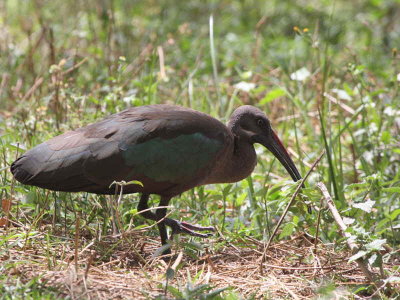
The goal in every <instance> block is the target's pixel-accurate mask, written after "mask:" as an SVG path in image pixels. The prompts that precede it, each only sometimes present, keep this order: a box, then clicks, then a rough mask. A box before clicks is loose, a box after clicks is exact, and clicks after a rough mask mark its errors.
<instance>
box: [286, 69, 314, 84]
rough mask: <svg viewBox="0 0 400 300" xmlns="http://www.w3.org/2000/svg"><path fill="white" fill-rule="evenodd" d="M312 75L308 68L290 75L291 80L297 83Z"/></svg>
mask: <svg viewBox="0 0 400 300" xmlns="http://www.w3.org/2000/svg"><path fill="white" fill-rule="evenodd" d="M310 75H311V73H310V71H308V70H307V68H306V67H302V68H301V69H298V70H297V71H296V72H293V73H292V74H290V79H292V80H296V81H304V80H306V79H307V78H308V77H310Z"/></svg>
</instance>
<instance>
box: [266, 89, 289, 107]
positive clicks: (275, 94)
mask: <svg viewBox="0 0 400 300" xmlns="http://www.w3.org/2000/svg"><path fill="white" fill-rule="evenodd" d="M285 95H286V91H285V90H283V89H281V88H276V89H273V90H271V91H269V92H268V93H267V94H266V95H265V96H264V98H262V99H261V100H260V104H261V105H263V104H267V103H269V102H271V101H273V100H275V99H276V98H279V97H282V96H285Z"/></svg>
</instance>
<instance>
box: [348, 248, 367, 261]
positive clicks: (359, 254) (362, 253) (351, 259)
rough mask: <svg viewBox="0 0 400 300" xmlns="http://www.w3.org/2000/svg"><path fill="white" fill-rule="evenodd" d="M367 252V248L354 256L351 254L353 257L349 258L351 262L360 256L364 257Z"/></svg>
mask: <svg viewBox="0 0 400 300" xmlns="http://www.w3.org/2000/svg"><path fill="white" fill-rule="evenodd" d="M367 253H368V252H367V251H365V250H361V251H358V252H357V253H356V254H354V255H353V256H351V257H350V258H349V262H353V261H355V260H357V259H359V258H360V257H363V256H364V255H365V254H367Z"/></svg>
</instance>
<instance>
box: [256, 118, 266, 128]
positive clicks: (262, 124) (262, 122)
mask: <svg viewBox="0 0 400 300" xmlns="http://www.w3.org/2000/svg"><path fill="white" fill-rule="evenodd" d="M257 125H258V126H259V127H264V126H265V121H264V120H263V119H258V120H257Z"/></svg>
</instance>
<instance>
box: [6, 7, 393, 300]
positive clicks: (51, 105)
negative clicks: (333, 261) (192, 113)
mask: <svg viewBox="0 0 400 300" xmlns="http://www.w3.org/2000/svg"><path fill="white" fill-rule="evenodd" d="M0 25H1V26H0V51H1V52H0V172H1V174H0V188H1V189H0V197H1V199H2V211H1V215H0V217H1V219H0V225H1V232H2V234H1V236H0V298H3V299H11V298H12V299H39V298H47V299H54V298H58V297H67V298H72V299H78V298H80V299H82V298H83V299H85V298H94V299H96V298H102V297H103V298H113V297H115V298H118V297H120V298H128V297H132V295H135V297H139V296H140V297H144V298H146V297H147V298H154V297H159V298H162V297H169V298H171V297H174V298H186V299H194V298H196V297H197V298H200V297H203V298H204V297H208V298H210V299H211V298H213V297H214V298H218V297H219V298H224V299H225V298H226V299H239V298H241V297H245V298H251V297H255V298H259V297H265V298H271V299H277V298H295V299H296V298H297V299H305V298H310V297H311V298H312V297H326V298H330V297H334V296H335V295H336V297H338V296H337V295H338V294H340V295H346V296H343V297H349V298H357V299H358V298H360V297H364V296H365V297H370V296H371V295H372V296H375V297H382V298H384V297H387V296H385V287H383V288H380V289H378V290H374V287H373V285H371V284H369V283H368V282H367V281H366V280H365V278H362V276H361V277H359V276H358V275H357V276H358V277H357V276H356V275H354V276H347V277H346V276H344V275H342V274H339V273H338V272H336V271H334V272H330V273H326V274H319V273H318V274H314V275H313V276H311V277H308V275H307V276H305V275H304V274H303V275H302V274H300V273H296V274H297V275H296V276H297V277H296V280H297V281H298V284H297V285H294V286H291V285H290V284H291V283H293V282H294V281H296V280H295V279H294V277H291V278H289V279H287V278H288V277H285V276H288V275H287V274H288V273H291V272H292V273H293V272H294V271H293V269H290V268H288V269H286V270H285V271H286V273H285V272H283V271H282V270H281V271H282V273H276V272H275V273H270V274H269V275H265V274H264V275H263V274H261V275H259V276H258V277H257V281H255V280H256V279H254V278H253V279H252V280H253V281H249V280H250V279H249V278H250V277H249V276H252V275H251V273H246V272H250V271H246V272H245V273H246V274H240V273H235V274H236V275H234V276H233V275H232V276H231V277H232V278H231V280H232V281H231V282H229V272H228V271H229V270H227V271H226V272H228V273H226V274H228V275H226V276H227V278H228V279H227V280H225V281H223V282H222V283H221V281H219V279H221V278H222V277H221V276H222V273H221V274H220V275H219V276H220V277H218V276H217V277H213V276H214V275H210V276H209V278H208V280H205V279H204V274H206V273H207V272H206V271H205V270H204V268H203V269H201V265H200V264H197V263H196V262H197V261H202V262H204V261H205V262H206V263H207V264H210V257H211V264H212V265H213V267H212V271H213V272H214V273H215V272H216V271H215V269H214V268H216V269H218V268H222V266H223V265H224V264H226V265H229V262H228V261H224V260H218V259H216V257H224V256H226V255H228V253H231V252H229V251H238V252H237V253H239V255H238V254H235V255H236V256H239V257H240V255H242V256H243V254H240V253H242V252H240V251H248V249H253V250H254V251H253V252H252V255H251V256H249V257H248V260H247V262H245V263H243V266H242V267H241V268H243V270H244V269H245V265H247V266H251V265H252V266H254V270H255V271H254V272H257V268H258V265H259V263H257V259H258V258H259V256H260V253H262V252H260V251H262V249H263V248H262V247H263V245H264V246H265V241H266V240H268V238H269V237H270V235H271V231H272V228H273V227H274V226H275V225H276V222H277V220H278V218H279V216H280V215H281V214H282V212H283V209H284V207H285V206H286V204H287V203H288V201H289V199H290V197H291V196H292V194H293V191H294V189H295V187H296V185H295V184H293V183H290V181H289V178H288V176H287V175H286V172H285V171H284V169H283V168H282V167H281V166H280V165H279V164H278V163H276V161H275V159H274V158H273V157H272V155H270V154H269V153H267V152H265V151H264V150H262V149H261V148H257V152H258V153H259V164H258V166H257V168H256V170H255V172H254V173H253V175H252V177H250V178H248V179H246V180H244V181H242V182H239V183H236V184H229V185H216V186H205V187H200V188H197V189H195V190H193V191H189V192H186V193H184V194H183V195H182V196H181V197H180V198H178V197H177V198H176V199H174V200H173V201H172V205H173V207H174V209H173V210H172V211H173V213H172V215H173V216H175V217H177V218H179V217H181V218H183V219H184V220H187V221H190V222H198V223H200V224H203V225H217V227H218V230H219V232H220V233H219V234H218V235H216V236H215V237H212V238H210V239H208V240H205V241H200V240H197V239H192V238H188V237H181V238H180V240H176V241H174V245H173V247H174V248H173V249H174V251H176V253H179V252H181V251H182V253H183V258H182V256H181V257H180V258H179V256H178V258H179V260H177V261H176V262H177V263H176V264H175V265H174V268H171V266H169V267H168V266H167V264H166V263H165V262H164V261H163V260H159V259H157V258H154V257H152V256H151V255H152V254H153V253H154V252H157V250H156V249H157V247H158V243H159V241H158V240H157V230H156V229H155V228H151V229H144V226H148V225H151V224H150V223H149V224H146V225H143V224H144V222H145V221H144V219H142V218H141V217H140V216H137V214H136V213H137V210H136V205H137V203H138V196H137V195H131V196H126V197H124V198H123V201H122V202H121V203H120V205H119V206H118V207H117V212H118V213H117V214H118V216H117V217H118V220H119V221H120V225H121V228H120V230H121V231H122V232H127V233H130V234H126V235H123V238H120V237H119V238H118V237H117V238H115V237H114V238H113V237H112V235H111V232H112V223H113V222H112V219H113V218H112V214H111V211H112V210H110V203H111V200H110V199H109V198H105V197H104V196H96V195H90V194H66V193H54V192H48V191H45V190H42V189H39V188H35V187H31V186H23V185H20V184H19V183H17V182H15V181H14V180H13V178H12V176H11V174H10V172H9V167H10V164H11V163H12V162H13V160H14V159H15V158H16V157H17V156H18V155H19V154H21V153H22V152H23V151H25V150H26V149H29V148H31V147H33V146H34V145H36V144H39V143H41V142H43V141H45V140H46V139H48V138H50V137H53V136H55V135H57V134H60V133H62V132H64V131H67V130H69V129H72V128H77V127H80V126H83V125H85V124H88V123H91V122H94V121H95V120H99V119H101V118H103V117H104V116H106V115H109V114H112V113H115V112H118V111H121V110H123V109H125V108H126V107H129V106H137V105H146V104H154V103H171V104H178V105H183V106H188V107H192V108H194V109H197V110H200V111H203V112H206V113H209V114H211V115H213V116H215V117H217V118H219V119H220V120H222V121H224V122H225V121H226V120H227V119H228V118H229V116H230V113H231V112H232V110H233V109H234V108H235V107H237V106H239V105H242V104H252V105H256V106H257V107H259V108H261V109H262V110H263V111H265V112H266V114H267V115H268V116H269V118H270V119H271V121H272V124H273V126H274V128H275V130H276V131H277V132H278V133H279V134H280V136H281V137H282V139H283V141H284V144H285V145H288V147H289V151H290V153H291V155H292V156H293V158H294V160H295V163H296V165H297V166H299V168H300V170H301V173H302V174H305V173H306V172H307V171H308V170H309V168H310V165H311V164H312V163H313V162H314V161H315V159H316V158H317V157H318V156H319V154H320V153H321V152H322V151H323V150H325V151H326V154H325V156H324V157H323V159H322V161H321V162H320V163H319V165H318V166H317V168H316V170H315V172H313V173H312V174H311V176H310V178H309V179H308V181H307V188H306V189H304V190H303V191H302V192H301V193H302V199H303V200H306V201H307V202H308V203H309V205H310V206H311V207H313V212H312V213H311V214H309V213H307V209H306V207H305V206H304V205H303V204H302V203H303V202H302V201H299V202H298V204H297V205H294V206H293V207H292V208H291V209H290V211H289V214H288V215H287V216H286V218H285V221H284V224H283V226H282V228H281V230H280V231H279V235H278V237H277V238H276V239H275V243H277V245H278V244H279V245H285V244H288V241H291V243H293V245H294V246H293V247H295V246H296V247H298V248H297V250H296V249H295V250H293V249H292V250H293V252H290V253H289V252H280V253H278V252H277V253H278V254H279V257H280V258H281V259H282V261H281V262H282V264H286V263H288V262H290V263H293V264H292V265H291V267H293V266H299V265H298V263H299V262H298V260H297V258H296V259H295V257H296V252H298V253H302V252H301V251H303V250H304V249H305V248H304V247H305V246H302V245H301V244H296V243H295V241H296V237H298V236H299V234H300V233H302V234H303V235H304V236H308V237H314V238H315V237H317V239H314V240H317V241H318V244H320V245H319V246H320V247H321V249H320V252H319V257H320V258H321V259H322V257H323V258H324V259H325V258H326V257H327V256H332V255H336V254H340V255H342V258H341V261H342V262H343V263H344V265H345V266H347V267H351V269H352V270H354V269H356V268H357V265H356V264H355V262H354V261H355V259H356V258H358V257H363V258H366V259H367V262H368V264H369V265H370V267H371V268H373V269H374V270H375V272H377V273H380V275H381V276H382V277H383V278H386V279H385V284H389V283H390V284H392V285H394V288H395V287H396V286H397V287H398V284H399V281H400V277H399V267H398V265H399V259H398V248H399V247H398V246H399V242H400V233H399V228H400V220H399V214H400V201H399V193H400V178H399V176H400V172H399V167H400V143H399V131H400V101H399V100H400V99H399V83H400V69H399V57H400V54H399V53H398V47H399V45H400V1H398V0H356V1H343V0H336V1H330V0H329V1H328V0H324V1H314V0H311V1H310V0H307V1H282V0H270V1H257V0H253V1H251V0H234V1H227V0H222V1H211V0H210V1H192V0H186V1H179V0H169V1H166V0H162V1H154V0H147V1H125V0H102V1H59V0H24V1H23V0H1V1H0ZM319 181H322V182H324V183H325V185H326V186H327V187H328V190H329V193H330V195H332V197H333V198H334V201H335V204H336V206H337V207H338V209H339V211H340V213H341V215H342V216H343V217H344V219H345V222H346V224H347V225H348V226H349V228H348V230H347V231H348V234H349V235H351V239H352V240H353V241H356V242H357V243H358V245H359V246H360V248H359V251H356V252H355V253H350V252H349V251H348V250H346V242H345V239H344V238H343V236H342V235H341V234H340V232H339V227H338V226H337V224H336V223H335V222H334V220H333V218H332V215H331V213H330V211H329V210H326V209H325V204H324V201H321V198H322V197H321V193H320V191H319V189H318V188H316V183H317V182H319ZM156 202H157V199H154V203H156ZM107 204H108V205H107ZM76 228H78V229H79V230H76ZM317 231H318V232H317ZM76 232H79V235H78V234H77V233H76ZM250 240H251V241H253V242H252V243H253V244H252V246H251V245H250V244H249V241H250ZM311 240H313V239H311ZM200 243H201V244H202V245H203V246H202V245H200ZM312 243H314V242H312ZM317 246H318V245H317ZM317 246H316V247H317ZM282 247H283V246H282ZM232 249H234V250H232ZM246 249H247V250H246ZM276 249H277V248H276ZM388 249H389V250H388ZM78 250H79V253H78ZM84 250H91V251H92V252H90V251H89V252H90V253H93V251H96V255H90V254H87V253H86V252H88V251H86V252H85V251H84ZM257 251H258V252H257ZM235 253H236V252H235ZM243 253H244V252H243ZM245 253H247V254H248V252H245ZM77 254H79V255H80V258H82V257H83V258H82V259H80V258H79V257H78V255H77ZM247 254H246V255H247ZM207 255H208V256H207ZM210 255H211V256H210ZM352 255H354V256H352ZM205 256H206V257H208V258H207V259H206V258H204V257H205ZM236 256H232V257H236ZM232 257H231V259H234V258H232ZM250 257H251V258H250ZM277 257H278V256H277ZM315 257H316V254H314V255H312V254H310V253H309V252H307V253H304V256H303V257H302V260H301V263H300V266H302V265H303V264H306V265H307V264H310V265H311V266H313V265H314V262H315V259H316V258H315ZM78 258H79V259H78ZM349 258H350V261H349V262H348V259H349ZM115 260H117V261H118V263H117V264H116V263H115ZM74 261H75V267H76V269H75V271H76V273H74V274H73V275H74V276H75V277H73V280H72V279H71V280H67V277H68V276H67V275H65V274H66V273H65V272H67V271H66V270H69V267H70V266H71V265H73V262H74ZM149 261H151V263H150V264H149ZM111 262H114V263H111ZM105 263H108V265H107V266H108V268H109V269H104V268H105V265H104V264H105ZM275 264H276V263H275ZM91 265H93V268H92V271H91V270H89V267H90V266H91ZM100 266H102V267H103V269H102V270H103V273H104V272H105V273H107V272H108V275H109V276H110V278H111V277H112V276H111V274H117V273H118V274H119V275H118V276H119V277H118V276H117V277H112V278H111V279H110V286H108V288H104V287H103V289H100V288H98V289H96V285H97V287H98V286H101V284H102V283H105V282H107V280H106V279H105V278H106V277H102V281H101V282H100V281H99V282H97V283H96V281H90V280H94V279H93V278H92V277H90V276H93V275H92V274H93V273H91V272H94V271H93V270H96V269H95V267H97V270H100ZM208 268H210V265H209V266H208ZM344 268H345V267H344ZM239 269H240V268H239ZM272 269H273V268H271V269H270V270H271V272H273V271H272ZM104 270H106V271H104ZM132 270H135V271H134V272H132ZM209 270H210V269H209ZM275 270H277V269H275ZM299 270H300V269H299ZM83 271H85V272H84V273H85V274H84V275H82V274H81V273H82V272H83ZM63 272H64V273H63ZM99 272H100V271H98V273H96V274H97V276H100V275H99V274H100V273H99ZM113 272H114V273H113ZM213 272H211V271H209V274H214V273H213ZM88 273H89V277H88ZM217 273H218V272H217ZM292 273H291V274H292ZM68 274H70V273H68ZM257 274H258V272H257ZM349 274H350V275H351V274H352V273H351V272H349ZM240 275H242V277H243V281H240V282H239V281H237V280H238V279H239V277H240ZM272 275H274V276H275V277H274V278H275V279H276V280H277V281H276V282H279V281H282V282H286V287H282V286H279V284H277V283H276V282H275V284H273V283H271V281H269V280H270V279H271V278H272V277H271V276H272ZM115 276H116V275H115ZM280 276H281V277H280ZM68 278H69V277H68ZM82 278H83V279H82ZM91 278H92V279H91ZM127 278H128V279H129V280H130V281H129V282H125V281H124V280H128V279H127ZM138 278H140V280H139V279H138ZM213 278H214V279H213ZM218 278H219V279H218ZM246 278H247V279H246ZM52 279H54V280H53V281H52ZM55 279H57V280H55ZM136 279H137V281H135V280H136ZM275 279H274V280H275ZM74 280H75V281H74ZM85 280H87V283H86V281H85ZM118 280H119V281H124V282H125V284H126V286H124V287H120V286H117V287H116V286H115V285H114V286H112V283H115V284H117V281H118ZM235 280H236V281H235ZM285 280H287V281H285ZM83 282H84V283H83ZM250 282H254V285H251V286H250V285H249V287H248V288H247V284H250ZM270 283H271V284H270ZM396 284H397V285H396ZM83 286H84V287H83ZM79 287H80V289H79ZM217 288H222V289H217ZM224 288H228V289H227V290H223V289H224ZM288 289H289V290H288Z"/></svg>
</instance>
